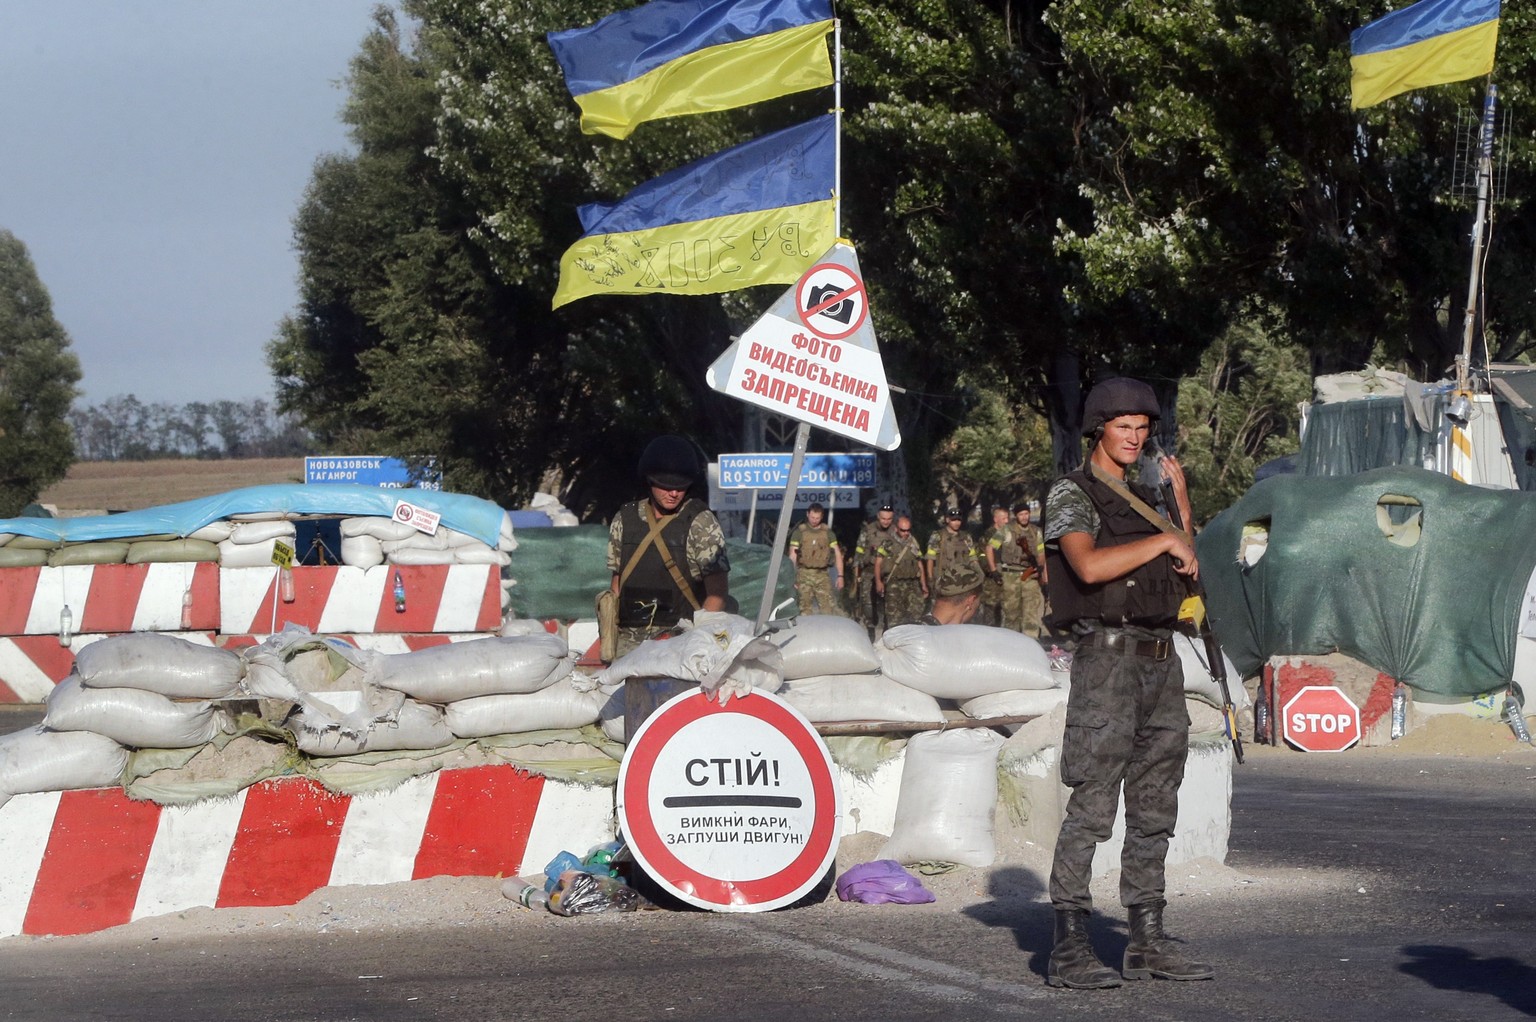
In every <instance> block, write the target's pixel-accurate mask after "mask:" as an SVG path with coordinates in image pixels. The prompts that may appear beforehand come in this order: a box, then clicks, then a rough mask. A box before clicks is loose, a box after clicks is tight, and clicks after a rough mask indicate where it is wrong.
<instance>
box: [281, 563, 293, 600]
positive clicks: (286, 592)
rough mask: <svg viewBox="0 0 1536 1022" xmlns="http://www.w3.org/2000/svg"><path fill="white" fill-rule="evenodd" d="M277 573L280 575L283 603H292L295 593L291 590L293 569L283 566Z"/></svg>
mask: <svg viewBox="0 0 1536 1022" xmlns="http://www.w3.org/2000/svg"><path fill="white" fill-rule="evenodd" d="M279 574H280V575H281V576H282V585H281V587H280V588H281V595H282V598H283V602H284V603H292V602H293V601H294V598H295V596H296V594H295V593H294V590H293V569H292V568H283V569H282V570H281V571H280V572H279Z"/></svg>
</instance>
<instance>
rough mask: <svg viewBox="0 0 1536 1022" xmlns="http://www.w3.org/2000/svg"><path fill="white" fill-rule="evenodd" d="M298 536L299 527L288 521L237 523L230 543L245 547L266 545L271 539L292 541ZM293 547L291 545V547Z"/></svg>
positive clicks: (231, 534)
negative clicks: (255, 544)
mask: <svg viewBox="0 0 1536 1022" xmlns="http://www.w3.org/2000/svg"><path fill="white" fill-rule="evenodd" d="M296 535H298V526H296V525H294V524H293V523H292V522H288V521H272V522H236V523H235V527H234V531H233V532H232V533H230V536H229V541H230V542H231V543H239V544H240V545H242V546H245V545H248V544H251V543H265V542H267V541H268V540H270V539H288V540H291V539H293V538H294V536H296ZM292 545H293V544H291V543H290V544H289V546H292Z"/></svg>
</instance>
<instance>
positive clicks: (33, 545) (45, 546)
mask: <svg viewBox="0 0 1536 1022" xmlns="http://www.w3.org/2000/svg"><path fill="white" fill-rule="evenodd" d="M62 545H63V544H61V543H60V542H59V541H58V540H56V539H47V538H45V537H43V536H17V537H16V538H15V539H13V540H11V541H10V542H9V543H7V544H6V546H8V547H10V548H11V549H12V550H52V549H54V548H55V547H59V546H62Z"/></svg>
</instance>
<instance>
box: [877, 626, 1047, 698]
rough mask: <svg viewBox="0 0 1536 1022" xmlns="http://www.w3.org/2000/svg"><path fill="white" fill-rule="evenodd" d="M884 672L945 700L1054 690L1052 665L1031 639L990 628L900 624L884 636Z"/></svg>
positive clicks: (882, 654)
mask: <svg viewBox="0 0 1536 1022" xmlns="http://www.w3.org/2000/svg"><path fill="white" fill-rule="evenodd" d="M878 652H879V653H880V671H881V673H882V674H884V675H885V676H886V677H888V678H890V679H892V680H893V681H899V682H901V683H902V684H903V685H906V686H908V687H909V688H915V689H917V690H918V691H919V692H927V693H928V694H929V695H931V696H936V697H938V698H940V699H974V698H976V697H977V696H984V695H990V694H991V693H993V692H1007V691H1010V690H1013V689H1041V688H1055V687H1056V678H1055V676H1054V675H1052V673H1051V661H1050V659H1049V658H1048V657H1047V656H1046V655H1045V650H1043V649H1041V648H1040V643H1038V642H1036V641H1035V640H1034V639H1031V638H1030V637H1029V636H1027V635H1023V634H1021V633H1019V632H1014V631H1009V630H1007V629H1004V628H991V627H989V626H987V625H938V626H933V625H900V626H898V627H896V628H891V629H887V631H886V632H885V634H884V635H883V636H881V638H880V644H879V646H878Z"/></svg>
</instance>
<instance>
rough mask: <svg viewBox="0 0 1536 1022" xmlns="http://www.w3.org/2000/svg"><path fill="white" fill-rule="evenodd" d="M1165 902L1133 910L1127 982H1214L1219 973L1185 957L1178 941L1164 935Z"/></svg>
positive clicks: (1126, 962)
mask: <svg viewBox="0 0 1536 1022" xmlns="http://www.w3.org/2000/svg"><path fill="white" fill-rule="evenodd" d="M1163 904H1164V903H1163V902H1161V901H1154V902H1151V903H1150V904H1146V905H1132V906H1131V908H1130V919H1131V942H1130V943H1129V944H1128V945H1126V948H1125V966H1124V968H1123V969H1121V974H1122V975H1123V976H1125V978H1126V979H1149V978H1151V977H1153V976H1156V977H1157V978H1158V979H1179V980H1187V979H1213V978H1215V976H1216V970H1215V969H1213V968H1211V967H1210V966H1209V965H1207V964H1206V963H1205V962H1196V961H1193V960H1191V959H1189V958H1186V957H1185V956H1184V955H1183V953H1182V952H1180V951H1179V948H1178V942H1177V941H1175V940H1174V939H1173V938H1171V937H1169V936H1168V935H1167V934H1166V933H1164V932H1163Z"/></svg>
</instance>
